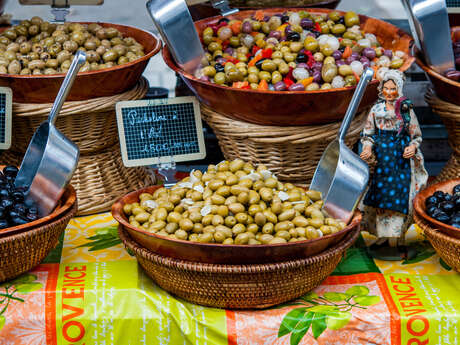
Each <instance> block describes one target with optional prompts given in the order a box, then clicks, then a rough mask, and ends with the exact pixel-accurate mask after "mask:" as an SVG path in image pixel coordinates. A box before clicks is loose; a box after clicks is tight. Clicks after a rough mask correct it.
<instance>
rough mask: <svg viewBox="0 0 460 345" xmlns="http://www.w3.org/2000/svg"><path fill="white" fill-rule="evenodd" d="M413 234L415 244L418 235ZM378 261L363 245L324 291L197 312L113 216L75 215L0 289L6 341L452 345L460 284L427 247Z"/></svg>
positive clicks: (352, 251)
mask: <svg viewBox="0 0 460 345" xmlns="http://www.w3.org/2000/svg"><path fill="white" fill-rule="evenodd" d="M408 236H409V237H412V238H414V237H415V238H417V237H420V235H419V234H418V233H417V228H411V230H410V231H409V235H408ZM416 248H417V254H416V256H415V258H413V259H411V260H406V261H402V262H388V261H380V260H374V259H372V258H371V257H369V256H368V255H367V252H366V249H365V248H364V247H363V241H362V240H361V239H360V240H358V242H357V243H356V245H355V246H354V247H353V248H351V249H349V250H348V252H347V254H346V256H345V258H344V259H343V260H342V262H341V263H340V264H339V266H338V267H337V268H336V270H335V271H334V273H333V274H332V275H331V276H330V277H328V278H327V279H326V280H325V281H324V282H323V283H322V284H321V285H320V286H319V287H317V288H316V289H314V290H313V291H312V292H310V293H308V294H307V295H304V296H302V297H301V298H299V299H297V300H294V301H291V302H289V303H286V304H282V305H279V306H277V307H272V308H268V309H264V310H259V311H254V310H242V311H236V310H224V309H215V308H207V307H202V306H199V305H193V304H190V303H188V302H185V301H184V300H182V299H179V298H177V297H175V296H173V295H171V294H169V293H167V292H165V291H164V290H162V289H161V288H159V287H158V286H157V285H156V284H154V283H153V282H152V281H151V280H150V278H149V277H148V276H147V275H146V274H145V272H144V271H143V270H142V269H141V267H140V266H139V265H138V263H137V261H136V258H135V256H133V255H132V254H133V253H132V252H130V251H126V250H125V248H124V246H123V244H122V243H121V240H120V238H119V237H118V236H117V225H116V222H115V221H114V220H113V218H112V217H111V216H110V214H108V213H104V214H99V215H94V216H87V217H79V218H74V219H73V220H72V221H71V222H70V224H69V225H68V227H67V229H66V231H65V233H64V234H63V236H62V237H61V239H60V242H59V245H58V246H57V248H56V249H55V250H53V251H52V252H51V253H50V255H49V256H48V257H47V258H46V260H45V261H44V262H43V263H42V264H41V265H39V266H37V267H36V268H35V269H34V270H32V271H30V272H29V273H26V274H24V275H22V276H20V277H18V278H16V279H15V280H13V281H9V282H5V283H3V284H2V285H1V288H0V292H1V294H2V301H3V303H2V310H1V316H0V326H1V329H0V339H2V340H1V343H5V344H7V343H11V344H66V343H78V344H83V343H85V344H102V343H106V344H266V343H270V344H366V343H372V344H408V343H411V342H412V343H417V342H419V343H423V342H426V341H429V343H430V344H449V343H450V344H454V343H455V341H457V340H458V338H459V334H458V329H459V321H458V320H459V319H460V318H459V314H458V313H459V312H458V310H460V299H459V298H458V293H457V287H458V286H459V284H460V277H459V275H458V274H456V273H455V272H454V271H453V270H452V269H451V268H450V267H449V266H447V265H446V264H445V263H444V262H443V261H441V260H440V258H439V256H438V255H437V254H436V253H435V252H434V250H433V249H432V248H431V247H430V246H429V245H426V244H425V243H423V242H422V243H420V244H418V245H417V247H416Z"/></svg>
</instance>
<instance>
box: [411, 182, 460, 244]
mask: <svg viewBox="0 0 460 345" xmlns="http://www.w3.org/2000/svg"><path fill="white" fill-rule="evenodd" d="M458 184H460V178H458V179H454V180H448V181H443V182H439V183H436V184H433V185H431V186H429V187H427V188H425V189H424V190H422V191H420V193H418V194H417V195H416V196H415V198H414V210H415V213H416V214H417V216H419V217H421V218H422V219H424V220H425V221H426V222H428V224H430V225H431V226H432V227H433V228H435V229H439V230H440V231H442V232H443V233H445V234H446V235H449V236H452V237H455V238H458V239H460V229H458V228H454V227H453V226H451V225H448V224H444V223H441V222H439V221H437V220H436V219H434V218H431V217H430V216H429V215H428V214H427V213H426V207H425V200H426V199H427V198H428V197H430V196H431V195H433V194H434V192H436V191H438V190H440V191H442V192H445V193H452V190H453V188H454V187H455V186H456V185H458Z"/></svg>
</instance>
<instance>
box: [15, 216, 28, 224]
mask: <svg viewBox="0 0 460 345" xmlns="http://www.w3.org/2000/svg"><path fill="white" fill-rule="evenodd" d="M11 221H12V222H13V223H14V224H15V225H23V224H27V223H28V222H29V221H28V220H27V219H25V218H22V217H14V218H11Z"/></svg>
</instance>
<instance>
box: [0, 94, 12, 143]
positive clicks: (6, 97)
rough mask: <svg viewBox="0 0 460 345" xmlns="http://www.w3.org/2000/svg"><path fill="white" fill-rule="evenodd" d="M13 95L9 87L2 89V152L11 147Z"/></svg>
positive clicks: (0, 130)
mask: <svg viewBox="0 0 460 345" xmlns="http://www.w3.org/2000/svg"><path fill="white" fill-rule="evenodd" d="M12 104H13V93H12V91H11V89H10V88H9V87H0V150H7V149H9V148H10V146H11V114H12Z"/></svg>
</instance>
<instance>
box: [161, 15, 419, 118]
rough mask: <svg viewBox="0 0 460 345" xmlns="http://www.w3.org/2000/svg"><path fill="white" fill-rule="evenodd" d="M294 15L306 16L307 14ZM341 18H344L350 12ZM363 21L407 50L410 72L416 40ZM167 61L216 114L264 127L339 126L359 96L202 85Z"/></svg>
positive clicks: (373, 93) (372, 91) (373, 86)
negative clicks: (414, 41)
mask: <svg viewBox="0 0 460 345" xmlns="http://www.w3.org/2000/svg"><path fill="white" fill-rule="evenodd" d="M286 10H288V9H286V8H274V9H268V10H265V11H264V13H266V14H267V15H273V14H276V13H282V12H284V11H286ZM289 10H292V11H300V10H301V9H295V8H294V9H289ZM302 10H304V11H308V12H311V13H329V12H331V11H332V10H328V9H302ZM339 12H340V11H339ZM254 13H255V11H241V12H238V13H236V14H234V15H231V16H228V17H227V18H229V19H243V18H248V17H250V16H251V15H253V14H254ZM340 13H342V14H344V12H340ZM220 18H222V17H221V16H218V17H213V18H208V19H203V20H200V21H197V22H195V26H196V28H197V30H198V33H200V36H201V32H202V31H203V30H204V29H205V28H206V26H207V25H209V24H211V23H215V22H217V21H218V20H219V19H220ZM360 20H361V28H362V29H363V30H364V31H365V32H369V33H373V34H375V35H376V36H377V38H378V40H379V42H380V43H381V44H382V46H383V47H384V48H387V49H393V50H401V51H403V52H405V53H406V54H408V56H409V57H408V59H407V60H406V62H405V63H404V65H403V66H402V67H401V68H400V70H401V71H405V70H407V69H408V68H409V67H410V66H411V64H412V63H413V61H414V58H413V57H412V56H410V47H411V45H412V42H413V40H412V37H410V36H409V35H408V34H406V33H405V32H404V31H402V30H400V29H398V28H397V27H396V26H394V25H391V24H389V23H386V22H384V21H382V20H378V19H374V18H370V17H366V16H363V15H360ZM163 58H164V60H165V62H166V64H167V65H168V66H169V67H170V68H171V69H173V70H174V71H175V72H176V73H179V74H180V75H181V76H182V78H183V79H184V81H185V83H186V84H187V85H188V86H189V87H190V88H191V89H192V91H193V92H194V93H195V95H196V96H197V97H198V98H199V99H200V101H201V102H203V103H204V104H206V105H207V106H209V107H210V108H211V109H213V110H214V111H217V112H219V113H221V114H224V115H227V116H229V117H233V118H235V119H238V120H242V121H246V122H251V123H257V124H261V125H275V126H293V125H312V124H325V123H330V122H334V121H339V120H341V119H342V118H343V116H344V114H345V112H346V110H347V108H348V104H349V102H350V100H351V97H352V96H353V92H354V91H355V87H346V88H339V89H332V90H319V91H283V92H281V91H258V90H242V89H236V88H232V87H225V86H219V85H216V84H212V83H210V82H206V81H202V80H199V79H198V78H195V77H194V76H192V75H191V74H188V73H186V72H184V71H183V70H181V69H180V68H179V67H178V66H177V65H176V63H175V62H174V60H173V58H172V56H171V54H170V52H169V49H168V48H167V47H165V49H163ZM377 86H378V81H377V80H374V81H372V82H371V83H370V84H369V86H368V87H367V90H366V93H365V94H364V97H363V99H362V101H361V104H360V106H359V111H362V110H364V109H366V108H367V107H369V106H370V105H372V104H373V103H374V102H375V101H376V100H377V96H378V91H377Z"/></svg>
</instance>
